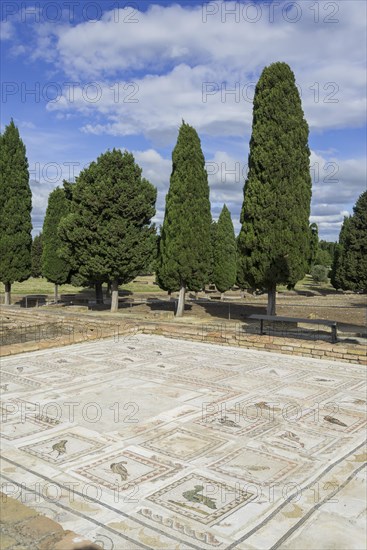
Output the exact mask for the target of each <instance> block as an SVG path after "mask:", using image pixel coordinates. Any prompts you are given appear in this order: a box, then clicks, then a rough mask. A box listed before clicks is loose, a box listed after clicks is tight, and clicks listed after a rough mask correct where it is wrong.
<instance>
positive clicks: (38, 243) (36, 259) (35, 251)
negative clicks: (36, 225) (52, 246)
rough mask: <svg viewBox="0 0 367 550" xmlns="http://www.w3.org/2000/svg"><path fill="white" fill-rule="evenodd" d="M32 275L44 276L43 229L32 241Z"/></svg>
mask: <svg viewBox="0 0 367 550" xmlns="http://www.w3.org/2000/svg"><path fill="white" fill-rule="evenodd" d="M31 258H32V269H31V275H32V277H42V231H41V233H40V234H39V235H36V236H35V237H34V239H33V242H32V250H31Z"/></svg>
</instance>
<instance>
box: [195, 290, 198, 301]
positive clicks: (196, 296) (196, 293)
mask: <svg viewBox="0 0 367 550" xmlns="http://www.w3.org/2000/svg"><path fill="white" fill-rule="evenodd" d="M198 298H199V292H198V291H197V290H196V291H195V300H197V299H198Z"/></svg>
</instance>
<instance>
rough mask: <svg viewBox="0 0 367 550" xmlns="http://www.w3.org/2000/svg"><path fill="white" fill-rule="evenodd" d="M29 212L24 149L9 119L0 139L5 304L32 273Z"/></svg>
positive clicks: (0, 264)
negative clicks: (18, 284) (17, 285)
mask: <svg viewBox="0 0 367 550" xmlns="http://www.w3.org/2000/svg"><path fill="white" fill-rule="evenodd" d="M31 210H32V193H31V189H30V186H29V171H28V160H27V157H26V148H25V145H24V143H23V141H22V140H21V138H20V135H19V131H18V128H17V127H16V126H15V124H14V122H13V120H11V122H10V124H9V125H8V126H6V128H5V131H4V133H3V134H2V135H1V136H0V281H1V282H2V283H4V285H5V304H7V305H9V304H10V302H11V296H10V294H11V285H12V283H14V282H15V281H19V282H21V281H25V280H26V279H28V277H29V276H30V274H31V247H32V234H31V232H32V221H31Z"/></svg>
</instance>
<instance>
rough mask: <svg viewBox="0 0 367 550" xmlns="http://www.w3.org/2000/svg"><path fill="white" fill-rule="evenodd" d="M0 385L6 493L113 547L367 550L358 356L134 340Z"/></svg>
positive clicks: (74, 349) (35, 357)
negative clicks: (327, 357)
mask: <svg viewBox="0 0 367 550" xmlns="http://www.w3.org/2000/svg"><path fill="white" fill-rule="evenodd" d="M1 389H2V395H1V401H2V420H3V427H2V438H3V444H2V448H3V453H2V491H3V492H4V493H6V494H8V495H9V496H11V497H13V498H16V499H17V500H18V501H19V502H21V503H24V504H27V505H28V506H31V507H32V508H33V509H34V510H36V511H37V512H38V513H40V514H44V515H46V516H47V517H48V518H50V519H51V520H53V521H56V522H57V523H59V524H61V525H62V527H63V528H64V529H65V530H71V531H73V532H76V533H80V534H81V535H82V536H84V537H85V538H88V539H89V540H93V541H94V542H95V543H96V544H99V545H100V546H102V547H104V548H105V549H106V550H108V549H111V550H112V549H114V550H130V549H138V548H145V549H151V548H153V549H167V550H173V549H179V550H185V549H197V550H202V549H205V550H208V549H216V548H218V549H220V550H222V549H223V550H224V549H227V550H229V549H231V548H239V549H265V548H266V549H270V548H271V549H277V548H284V549H285V548H289V549H292V550H297V549H299V550H301V549H302V550H305V549H306V548H310V549H315V550H316V549H317V550H320V549H322V548H325V549H326V548H327V549H329V548H333V549H339V548H340V549H343V550H345V548H348V550H352V549H358V550H359V549H362V548H364V540H365V531H364V528H365V523H364V518H363V513H364V510H365V499H364V497H365V490H364V489H365V487H366V485H365V478H364V477H363V466H364V461H365V459H366V456H365V448H364V447H363V439H364V434H365V425H366V420H365V406H366V401H365V400H366V379H365V367H363V366H358V365H352V364H347V363H339V362H336V361H330V362H329V361H321V360H317V359H311V358H310V359H308V358H304V357H292V356H285V355H277V354H273V353H268V352H260V351H251V350H245V349H239V348H231V347H221V346H216V345H212V344H202V343H192V342H188V341H180V340H173V339H165V338H163V337H157V336H147V335H135V336H130V337H128V338H125V339H120V340H119V341H115V340H114V339H111V340H103V341H94V342H92V343H87V344H77V345H74V346H70V347H64V348H54V349H50V350H45V351H39V352H34V353H28V354H23V355H18V356H14V357H9V358H4V359H3V360H2V376H1Z"/></svg>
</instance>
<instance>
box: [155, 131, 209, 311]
mask: <svg viewBox="0 0 367 550" xmlns="http://www.w3.org/2000/svg"><path fill="white" fill-rule="evenodd" d="M211 221H212V218H211V213H210V201H209V185H208V175H207V172H206V170H205V159H204V155H203V153H202V150H201V143H200V139H199V136H198V134H197V133H196V130H195V129H194V128H193V127H192V126H190V125H189V124H186V123H185V122H184V121H183V122H182V125H181V127H180V130H179V134H178V139H177V144H176V146H175V148H174V150H173V153H172V173H171V179H170V187H169V191H168V193H167V196H166V210H165V215H164V221H163V226H162V234H161V239H160V250H159V260H158V269H157V282H158V284H159V285H160V286H161V288H163V289H165V290H180V296H179V302H178V306H177V311H176V316H177V317H181V316H182V315H183V312H184V309H185V293H186V290H194V291H197V290H199V289H200V288H203V287H204V286H205V284H206V283H207V282H208V274H209V271H210V263H211V243H210V224H211Z"/></svg>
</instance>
